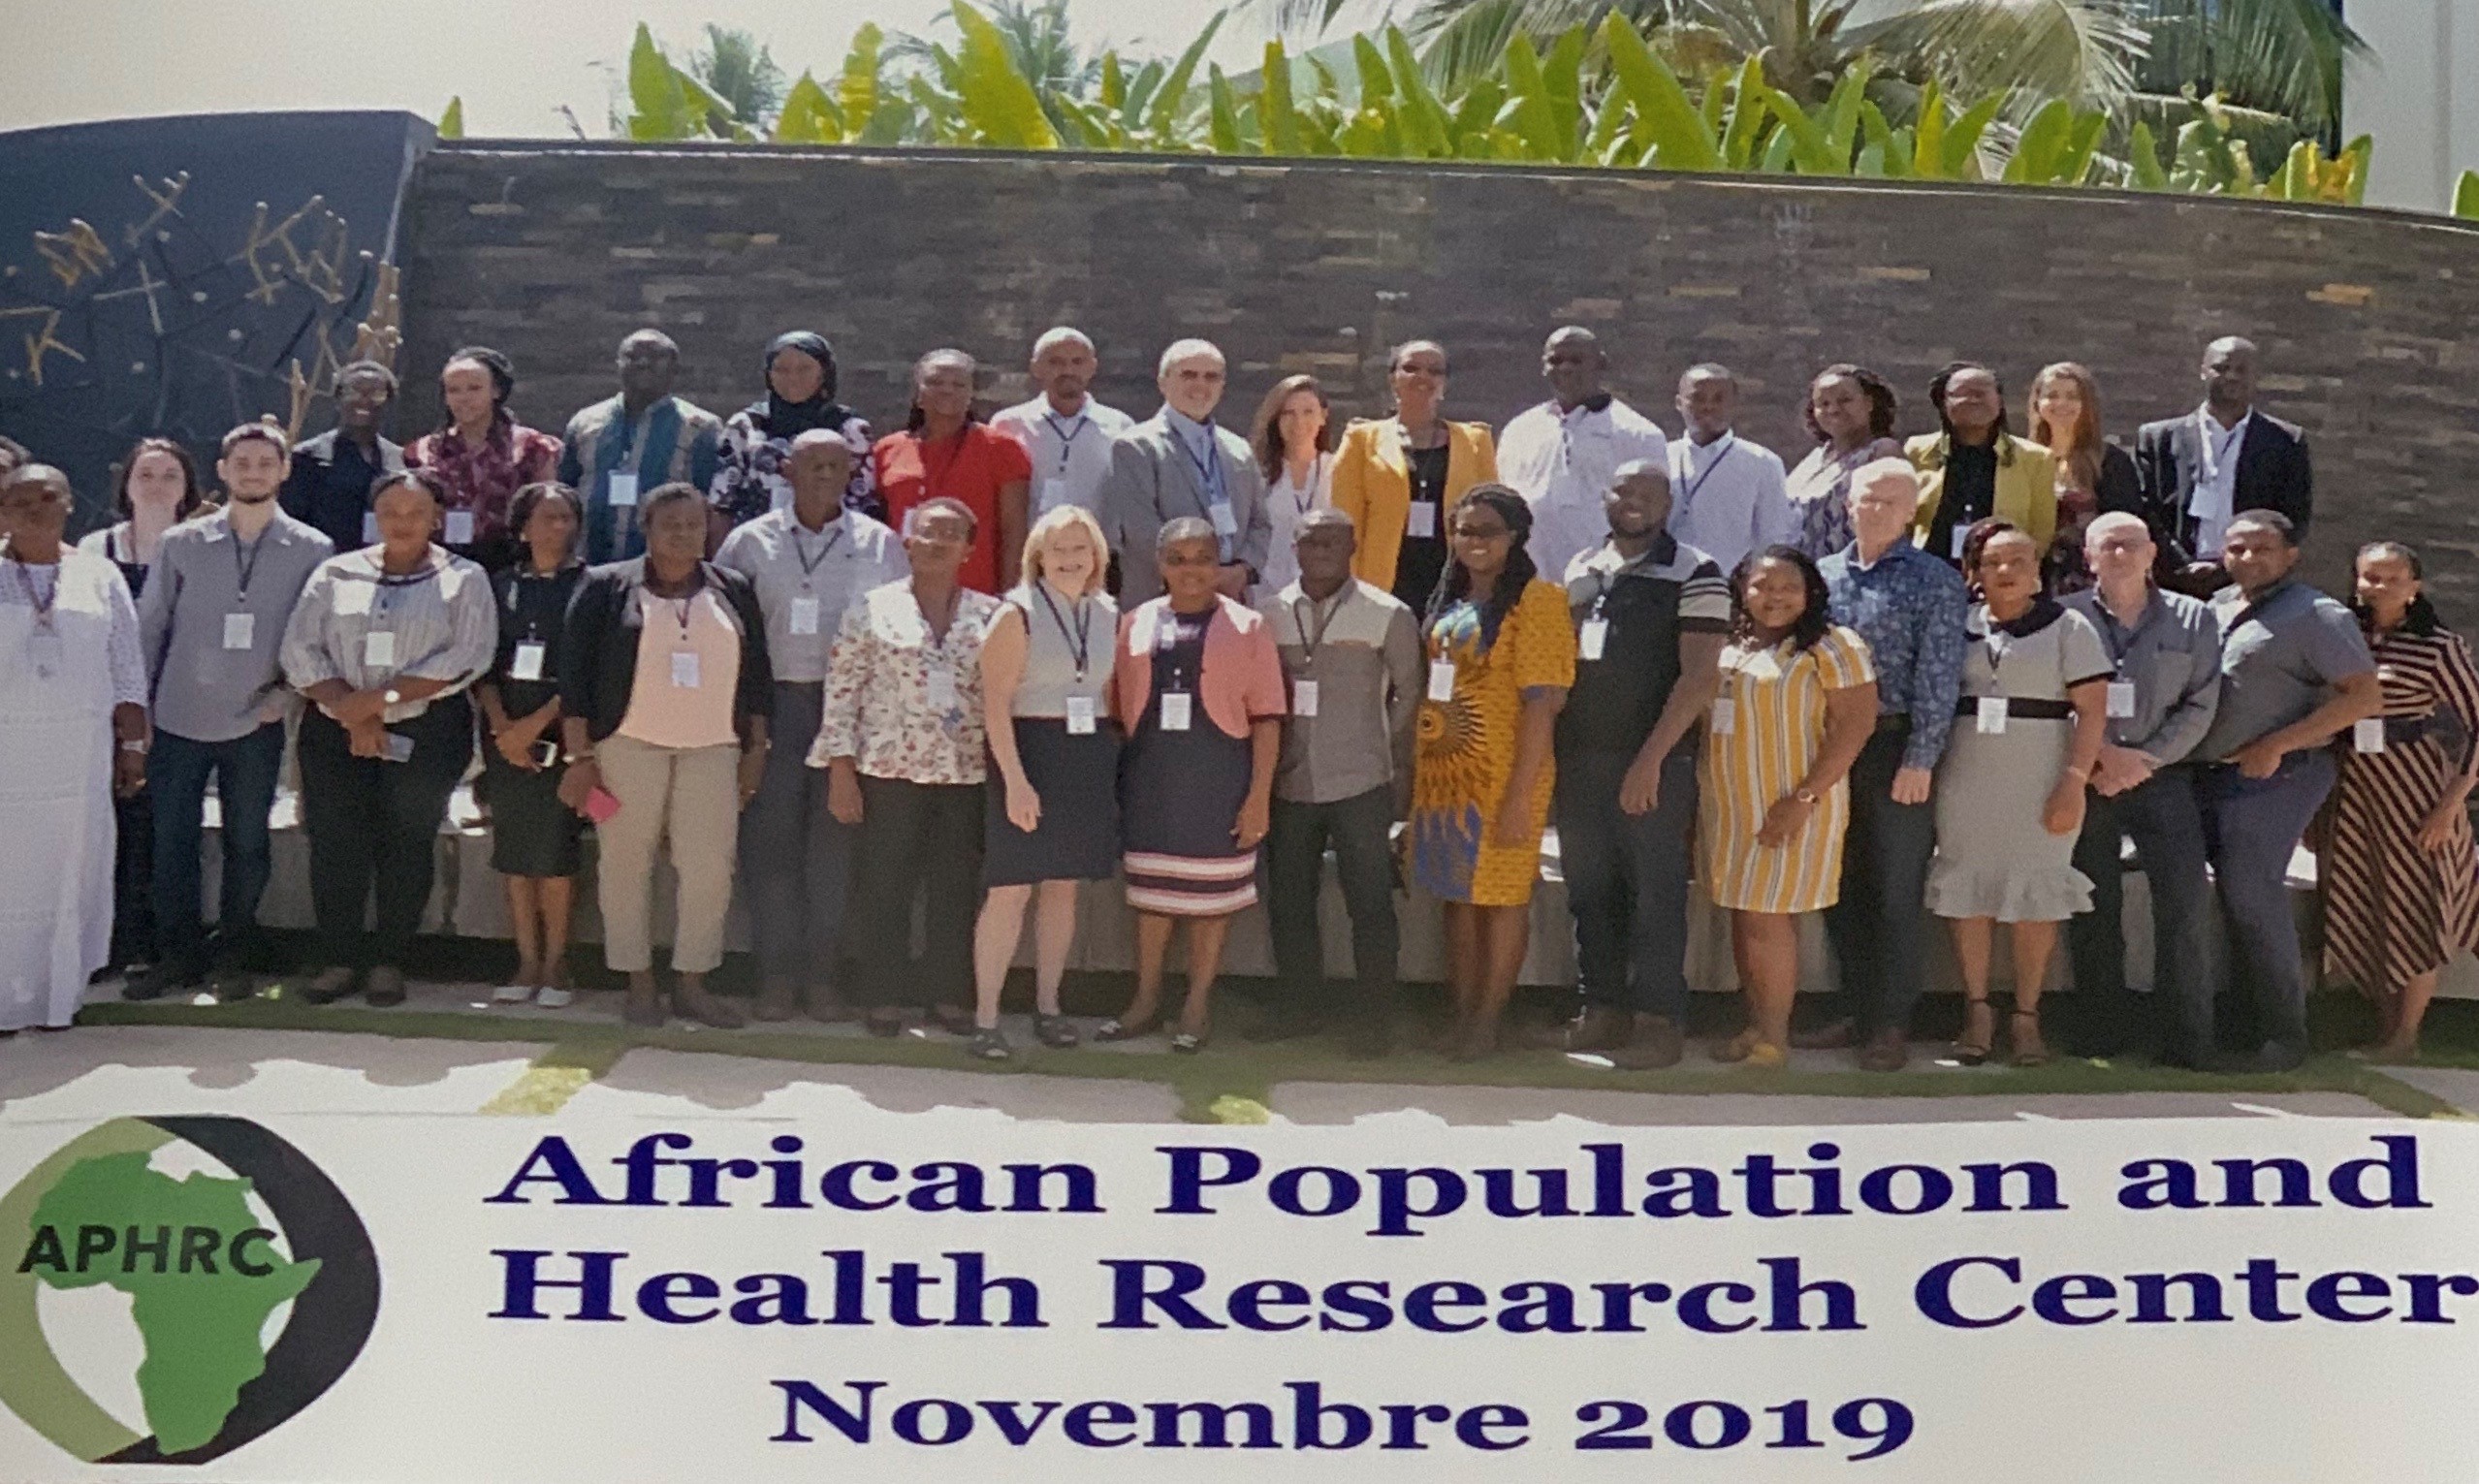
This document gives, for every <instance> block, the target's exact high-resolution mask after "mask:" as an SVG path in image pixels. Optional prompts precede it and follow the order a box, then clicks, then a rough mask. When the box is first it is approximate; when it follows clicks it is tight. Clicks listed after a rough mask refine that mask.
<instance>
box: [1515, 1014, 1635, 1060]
mask: <svg viewBox="0 0 2479 1484" xmlns="http://www.w3.org/2000/svg"><path fill="white" fill-rule="evenodd" d="M1538 1034H1539V1039H1538V1042H1537V1043H1536V1044H1539V1045H1541V1046H1543V1047H1546V1048H1548V1049H1549V1050H1552V1051H1566V1052H1607V1051H1615V1050H1617V1049H1618V1048H1619V1047H1621V1046H1623V1045H1625V1044H1626V1043H1627V1017H1626V1015H1625V1014H1624V1013H1622V1012H1620V1011H1618V1010H1615V1009H1612V1008H1611V1007H1610V1006H1608V1005H1586V1006H1584V1007H1583V1008H1582V1009H1580V1010H1578V1011H1576V1012H1575V1013H1574V1015H1573V1017H1571V1018H1570V1019H1568V1020H1565V1021H1562V1022H1560V1023H1559V1024H1558V1025H1555V1026H1550V1027H1549V1028H1548V1030H1547V1031H1546V1033H1538Z"/></svg>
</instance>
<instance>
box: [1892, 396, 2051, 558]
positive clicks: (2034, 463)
mask: <svg viewBox="0 0 2479 1484" xmlns="http://www.w3.org/2000/svg"><path fill="white" fill-rule="evenodd" d="M1928 400H1929V401H1930V402H1931V403H1933V404H1934V405H1935V407H1936V409H1937V420H1938V422H1940V423H1941V424H1943V425H1944V427H1945V430H1944V431H1943V432H1940V433H1932V434H1928V435H1925V436H1923V437H1918V438H1913V439H1911V440H1910V441H1909V442H1907V443H1905V444H1904V445H1903V446H1902V452H1903V453H1904V454H1905V455H1907V456H1908V457H1909V458H1910V459H1911V466H1912V467H1913V468H1915V469H1917V470H1919V471H1920V514H1919V517H1918V519H1917V520H1916V521H1913V523H1912V527H1911V535H1912V539H1913V540H1915V541H1917V542H1918V543H1919V544H1920V549H1921V550H1922V551H1923V552H1926V553H1930V554H1931V555H1935V556H1942V557H1944V558H1945V559H1946V560H1948V561H1950V562H1954V563H1955V565H1957V566H1959V565H1960V564H1961V561H1962V538H1963V536H1964V534H1965V533H1967V532H1968V531H1969V530H1970V529H1971V527H1972V525H1973V523H1974V522H1976V521H1984V520H1986V519H1987V518H1989V517H1991V516H1994V517H1996V518H1997V519H1998V520H2000V521H2012V522H2014V523H2015V524H2016V525H2018V526H2020V527H2021V528H2022V529H2024V530H2026V531H2029V532H2030V533H2031V539H2032V540H2033V541H2034V542H2036V543H2038V544H2039V547H2040V549H2041V550H2042V551H2044V552H2045V551H2047V550H2048V549H2049V541H2050V537H2052V536H2054V535H2056V534H2057V472H2056V463H2055V461H2054V460H2053V459H2051V458H2050V457H2049V451H2048V450H2047V449H2045V448H2042V447H2041V446H2040V445H2039V444H2037V443H2034V442H2032V441H2031V440H2029V439H2028V438H2018V437H2016V436H2015V435H2014V433H2013V432H2012V431H2010V430H2009V429H2008V428H2007V426H2006V391H2005V387H2004V386H2003V385H2002V384H2001V383H2000V382H1999V381H1998V380H1997V373H1996V372H1994V371H1992V370H1990V369H1988V368H1987V367H1986V366H1985V365H1981V364H1979V363H1976V362H1970V361H1957V362H1955V363H1954V364H1952V365H1949V366H1947V367H1946V368H1945V369H1944V370H1942V371H1939V372H1938V373H1937V379H1936V380H1934V381H1932V382H1930V383H1928Z"/></svg>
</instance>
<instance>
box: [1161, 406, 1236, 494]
mask: <svg viewBox="0 0 2479 1484" xmlns="http://www.w3.org/2000/svg"><path fill="white" fill-rule="evenodd" d="M1203 426H1204V428H1205V455H1204V457H1203V458H1198V457H1197V454H1196V450H1194V449H1192V448H1191V447H1189V446H1188V435H1187V434H1186V433H1183V432H1179V431H1176V430H1174V431H1173V432H1172V434H1171V440H1170V441H1171V442H1173V443H1176V444H1178V445H1179V451H1180V452H1181V453H1183V454H1186V455H1187V456H1188V461H1189V462H1190V463H1192V464H1194V465H1195V466H1196V477H1197V479H1198V480H1200V481H1202V482H1203V484H1204V486H1205V499H1206V501H1207V503H1209V504H1210V503H1212V502H1213V499H1214V496H1215V495H1216V494H1217V493H1218V492H1220V491H1221V489H1222V488H1223V445H1222V440H1220V439H1218V438H1216V437H1215V436H1214V425H1213V424H1211V423H1207V424H1205V425H1203ZM1228 498H1229V496H1227V495H1225V496H1224V499H1225V500H1227V499H1228Z"/></svg>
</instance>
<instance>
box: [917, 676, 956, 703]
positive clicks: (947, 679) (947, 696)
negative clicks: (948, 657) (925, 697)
mask: <svg viewBox="0 0 2479 1484" xmlns="http://www.w3.org/2000/svg"><path fill="white" fill-rule="evenodd" d="M923 679H924V685H923V688H924V689H926V690H927V691H928V692H929V694H930V706H931V709H932V710H941V711H951V710H955V709H956V673H955V672H954V671H952V670H950V669H948V668H947V667H946V666H944V665H942V664H934V665H932V666H931V667H930V673H929V674H928V675H927V676H926V677H924V678H923Z"/></svg>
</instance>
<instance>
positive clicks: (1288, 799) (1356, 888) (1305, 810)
mask: <svg viewBox="0 0 2479 1484" xmlns="http://www.w3.org/2000/svg"><path fill="white" fill-rule="evenodd" d="M1291 549H1292V552H1293V553H1294V554H1295V555H1297V556H1298V558H1299V566H1300V576H1299V580H1298V581H1297V582H1294V583H1292V584H1289V585H1287V586H1286V587H1285V588H1283V590H1282V591H1280V592H1276V593H1271V594H1269V595H1267V596H1266V597H1265V598H1263V599H1262V600H1261V601H1259V603H1258V604H1257V611H1258V612H1259V613H1261V614H1263V615H1264V616H1265V623H1266V627H1267V629H1268V631H1269V632H1271V633H1272V634H1273V635H1274V644H1275V647H1276V648H1277V650H1279V651H1280V652H1281V654H1282V658H1283V676H1284V679H1285V680H1286V682H1287V684H1288V687H1289V690H1290V710H1289V711H1288V713H1287V714H1286V715H1285V717H1284V718H1283V753H1282V758H1281V761H1280V762H1279V763H1278V765H1277V767H1276V771H1275V774H1274V811H1273V815H1272V823H1271V826H1270V828H1269V830H1268V832H1267V834H1266V837H1265V876H1266V916H1267V918H1268V921H1269V923H1270V925H1271V927H1272V929H1273V936H1274V966H1275V971H1276V972H1277V973H1278V974H1280V975H1281V976H1282V981H1283V990H1284V997H1285V1000H1286V1004H1285V1009H1286V1011H1287V1015H1286V1017H1285V1023H1286V1024H1285V1027H1284V1028H1287V1029H1299V1030H1306V1029H1311V1028H1314V1027H1315V1026H1317V1024H1318V1023H1319V1022H1320V1021H1323V1020H1326V1019H1328V1018H1329V1017H1328V1014H1327V1011H1328V1006H1327V1004H1326V996H1325V993H1324V984H1325V950H1324V947H1323V943H1324V935H1323V933H1322V932H1321V931H1320V930H1319V926H1318V911H1317V903H1318V897H1319V893H1320V892H1322V891H1323V889H1324V884H1325V852H1326V847H1327V846H1328V845H1331V846H1332V847H1333V849H1334V867H1335V874H1336V876H1337V877H1338V878H1339V879H1340V882H1341V885H1342V888H1343V907H1344V910H1345V911H1346V912H1347V913H1349V914H1350V916H1351V963H1352V968H1353V970H1354V971H1355V974H1356V977H1357V981H1358V983H1357V987H1356V991H1355V993H1354V994H1353V995H1352V997H1351V1003H1350V1006H1349V1008H1348V1010H1347V1011H1346V1013H1345V1014H1344V1015H1343V1016H1342V1017H1341V1019H1342V1020H1343V1021H1344V1023H1345V1025H1346V1026H1348V1027H1349V1029H1348V1043H1347V1044H1348V1049H1349V1050H1350V1051H1351V1054H1352V1055H1354V1056H1357V1057H1378V1056H1383V1055H1384V1053H1385V1050H1386V1045H1387V1041H1388V1037H1389V1035H1390V1028H1391V1023H1392V1018H1393V1004H1394V980H1395V958H1396V951H1397V948H1398V947H1399V931H1398V929H1397V927H1396V923H1395V917H1394V857H1393V853H1392V851H1391V850H1389V849H1388V839H1389V837H1390V836H1391V834H1392V831H1393V827H1394V822H1395V821H1396V820H1398V819H1401V818H1402V817H1403V816H1404V814H1405V813H1406V812H1407V810H1408V808H1409V806H1410V805H1411V802H1412V743H1413V731H1414V726H1413V724H1414V716H1415V714H1416V712H1417V710H1418V708H1419V705H1420V664H1421V661H1420V626H1419V623H1418V622H1417V621H1416V620H1415V619H1414V617H1413V616H1412V610H1411V609H1409V608H1407V607H1405V606H1404V605H1403V604H1402V603H1401V602H1399V601H1397V600H1396V599H1395V597H1394V596H1393V595H1392V594H1390V593H1388V592H1387V591H1386V590H1385V589H1384V588H1383V587H1379V586H1376V585H1374V584H1369V583H1364V582H1361V581H1359V580H1358V579H1356V578H1354V577H1353V576H1352V575H1351V558H1352V556H1353V555H1354V554H1355V553H1356V551H1357V539H1356V535H1355V533H1354V531H1353V529H1352V526H1351V517H1350V516H1347V515H1345V514H1344V513H1343V512H1342V511H1339V510H1335V509H1332V508H1331V507H1319V508H1318V509H1314V510H1311V511H1309V512H1308V513H1307V514H1305V515H1303V516H1301V517H1300V519H1299V521H1298V522H1297V523H1296V524H1294V525H1293V527H1292V548H1291Z"/></svg>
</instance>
